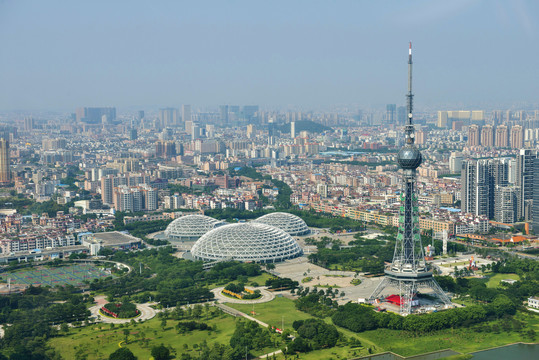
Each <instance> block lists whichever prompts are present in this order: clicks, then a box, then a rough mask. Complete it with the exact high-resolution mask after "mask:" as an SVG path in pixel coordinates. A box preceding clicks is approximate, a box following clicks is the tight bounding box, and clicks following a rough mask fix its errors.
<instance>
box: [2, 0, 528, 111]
mask: <svg viewBox="0 0 539 360" xmlns="http://www.w3.org/2000/svg"><path fill="white" fill-rule="evenodd" d="M538 20H539V1H524V0H506V1H502V0H488V1H487V0H485V1H470V0H443V1H433V0H425V1H374V0H372V1H360V0H355V1H338V0H335V1H329V0H327V1H316V0H306V1H297V0H287V1H275V0H272V1H267V0H266V1H256V0H250V1H234V0H226V1H223V0H221V1H203V0H193V1H188V2H187V1H159V0H155V1H137V0H125V1H120V0H107V1H99V0H91V1H89V0H88V1H79V0H66V1H56V0H47V1H43V0H40V1H30V0H0V49H1V50H0V110H15V109H30V110H38V109H43V110H47V109H48V110H54V109H58V110H73V109H74V108H76V107H78V106H106V105H108V106H117V107H119V108H120V109H121V108H126V107H129V106H140V107H141V108H144V106H179V105H180V104H193V106H194V107H195V108H196V107H198V106H206V105H219V104H226V103H228V104H259V105H261V106H263V107H286V106H293V107H296V108H298V109H301V108H303V109H310V108H317V109H324V108H326V109H327V108H331V107H332V106H336V105H359V106H362V107H369V106H378V105H382V104H385V103H402V104H403V103H404V94H405V92H406V80H407V74H406V71H407V65H406V62H407V47H408V41H409V40H412V41H413V43H414V65H415V67H414V70H415V71H414V80H415V81H414V93H415V94H416V102H417V104H418V106H423V107H431V106H432V107H435V106H443V105H451V106H453V105H456V104H461V105H463V106H470V107H480V106H488V105H492V106H494V107H496V106H497V105H498V104H500V105H506V104H513V103H515V102H520V101H522V102H527V103H530V102H531V103H538V102H539V101H538V100H539V99H538V95H539V66H538V65H539V25H538V24H539V21H538Z"/></svg>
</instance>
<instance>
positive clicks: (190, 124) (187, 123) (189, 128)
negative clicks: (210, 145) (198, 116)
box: [184, 120, 193, 135]
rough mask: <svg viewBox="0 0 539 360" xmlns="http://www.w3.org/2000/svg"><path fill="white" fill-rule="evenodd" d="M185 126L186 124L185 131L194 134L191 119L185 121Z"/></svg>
mask: <svg viewBox="0 0 539 360" xmlns="http://www.w3.org/2000/svg"><path fill="white" fill-rule="evenodd" d="M184 126H185V132H186V133H188V134H189V135H192V134H193V122H192V121H191V120H189V121H186V122H185V123H184Z"/></svg>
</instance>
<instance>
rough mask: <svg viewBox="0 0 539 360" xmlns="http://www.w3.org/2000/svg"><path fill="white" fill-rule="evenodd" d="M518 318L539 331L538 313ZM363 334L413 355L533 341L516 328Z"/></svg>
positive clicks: (379, 331)
mask: <svg viewBox="0 0 539 360" xmlns="http://www.w3.org/2000/svg"><path fill="white" fill-rule="evenodd" d="M516 318H517V319H518V320H520V321H522V322H524V323H525V324H526V325H525V330H527V329H534V330H535V331H539V316H537V315H528V314H524V313H518V314H517V315H516ZM501 321H502V320H500V321H495V322H490V323H489V324H490V325H492V324H501ZM360 335H361V336H360V339H361V338H366V339H369V340H371V341H372V342H374V343H376V344H377V345H378V346H379V347H380V348H383V350H384V351H392V352H395V353H397V354H399V355H402V356H412V355H417V354H422V353H426V352H430V351H437V350H443V349H452V350H454V351H457V352H461V353H471V352H474V351H478V350H483V349H488V348H492V347H496V346H502V345H507V344H511V343H514V342H519V341H523V342H529V341H530V339H529V338H527V337H525V336H523V335H522V334H520V333H519V332H515V331H510V332H504V331H500V332H499V333H494V332H490V333H486V332H476V331H474V330H472V329H464V328H460V329H447V330H443V331H438V332H435V333H433V334H425V335H417V336H413V335H410V334H408V333H406V332H403V331H397V330H387V329H378V330H372V331H365V332H363V333H361V334H360Z"/></svg>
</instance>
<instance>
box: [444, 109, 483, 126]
mask: <svg viewBox="0 0 539 360" xmlns="http://www.w3.org/2000/svg"><path fill="white" fill-rule="evenodd" d="M460 121H462V122H463V124H464V125H469V124H475V125H483V124H484V121H485V112H484V111H483V110H473V111H469V110H457V111H438V121H437V123H436V125H437V126H438V127H440V128H443V129H452V128H453V123H454V122H460Z"/></svg>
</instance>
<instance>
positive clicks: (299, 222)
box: [254, 212, 310, 236]
mask: <svg viewBox="0 0 539 360" xmlns="http://www.w3.org/2000/svg"><path fill="white" fill-rule="evenodd" d="M254 222H257V223H262V224H268V225H271V226H275V227H278V228H279V229H281V230H284V231H286V232H287V233H289V234H290V235H292V236H299V235H305V234H308V233H309V232H310V230H309V227H308V226H307V224H306V223H305V221H303V219H302V218H300V217H299V216H296V215H293V214H289V213H284V212H274V213H271V214H267V215H264V216H261V217H259V218H258V219H256V220H254Z"/></svg>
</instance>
